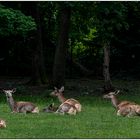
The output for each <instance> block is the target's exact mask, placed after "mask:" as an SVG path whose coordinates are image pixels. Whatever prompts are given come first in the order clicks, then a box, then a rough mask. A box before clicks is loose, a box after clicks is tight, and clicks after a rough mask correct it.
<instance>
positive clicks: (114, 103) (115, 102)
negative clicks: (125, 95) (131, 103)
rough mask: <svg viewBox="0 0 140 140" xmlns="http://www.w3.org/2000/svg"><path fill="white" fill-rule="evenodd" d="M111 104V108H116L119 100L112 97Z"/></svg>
mask: <svg viewBox="0 0 140 140" xmlns="http://www.w3.org/2000/svg"><path fill="white" fill-rule="evenodd" d="M111 102H112V104H113V106H114V107H115V108H117V106H118V104H119V100H118V99H117V97H116V96H113V97H112V98H111Z"/></svg>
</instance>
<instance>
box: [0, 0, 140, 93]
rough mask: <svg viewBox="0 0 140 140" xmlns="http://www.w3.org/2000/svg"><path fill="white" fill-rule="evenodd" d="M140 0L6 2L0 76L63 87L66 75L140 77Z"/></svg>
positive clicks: (0, 21) (1, 6)
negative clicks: (139, 0) (23, 78)
mask: <svg viewBox="0 0 140 140" xmlns="http://www.w3.org/2000/svg"><path fill="white" fill-rule="evenodd" d="M139 21H140V3H139V2H138V1H123V2H121V1H117V2H115V1H106V2H103V1H87V2H85V1H77V2H70V1H67V2H66V1H58V2H54V1H12V2H10V1H7V2H6V1H1V2H0V42H1V48H0V68H1V69H0V76H8V77H11V76H12V77H18V76H21V77H30V80H29V81H28V83H27V84H31V85H50V86H57V87H61V86H62V85H65V79H66V78H81V77H87V78H92V79H103V80H104V81H105V82H104V90H105V91H108V90H112V89H113V88H114V85H113V84H112V82H111V80H112V79H113V78H118V79H126V80H130V79H133V80H134V79H135V80H139V79H140V74H139V73H140V61H139V60H140V55H139V52H140V39H139V36H140V29H139Z"/></svg>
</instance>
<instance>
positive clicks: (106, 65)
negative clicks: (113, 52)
mask: <svg viewBox="0 0 140 140" xmlns="http://www.w3.org/2000/svg"><path fill="white" fill-rule="evenodd" d="M109 63H110V46H109V43H104V64H103V75H104V80H105V83H104V91H105V92H108V91H111V90H113V86H112V82H111V78H110V73H109Z"/></svg>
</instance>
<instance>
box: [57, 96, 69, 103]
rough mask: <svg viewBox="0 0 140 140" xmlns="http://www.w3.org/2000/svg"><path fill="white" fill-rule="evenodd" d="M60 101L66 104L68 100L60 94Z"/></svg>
mask: <svg viewBox="0 0 140 140" xmlns="http://www.w3.org/2000/svg"><path fill="white" fill-rule="evenodd" d="M58 100H59V101H60V102H61V103H63V102H65V101H66V100H67V99H66V98H65V97H64V96H63V95H61V94H59V95H58Z"/></svg>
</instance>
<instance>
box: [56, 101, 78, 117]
mask: <svg viewBox="0 0 140 140" xmlns="http://www.w3.org/2000/svg"><path fill="white" fill-rule="evenodd" d="M76 112H77V109H76V107H75V106H73V105H70V104H69V103H66V102H64V103H62V104H61V105H60V106H59V108H58V110H57V111H56V113H62V114H65V113H67V114H70V115H76Z"/></svg>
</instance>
